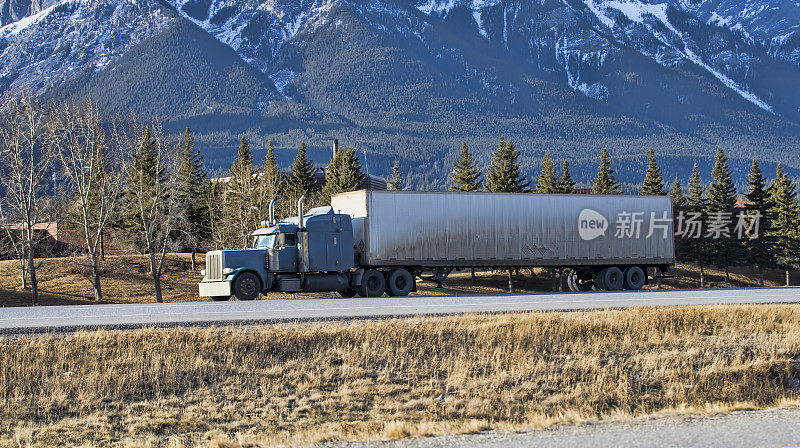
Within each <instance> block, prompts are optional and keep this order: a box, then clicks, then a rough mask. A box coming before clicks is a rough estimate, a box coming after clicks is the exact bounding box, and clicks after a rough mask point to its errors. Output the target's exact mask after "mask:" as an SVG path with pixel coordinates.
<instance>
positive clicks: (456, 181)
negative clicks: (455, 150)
mask: <svg viewBox="0 0 800 448" xmlns="http://www.w3.org/2000/svg"><path fill="white" fill-rule="evenodd" d="M450 177H451V180H452V183H451V184H450V191H480V189H481V186H482V185H483V180H482V179H481V170H480V169H479V168H478V162H475V161H474V160H473V159H472V154H471V153H470V152H469V147H468V146H467V142H462V143H461V152H460V153H459V154H458V161H457V162H454V163H453V171H452V172H451V173H450Z"/></svg>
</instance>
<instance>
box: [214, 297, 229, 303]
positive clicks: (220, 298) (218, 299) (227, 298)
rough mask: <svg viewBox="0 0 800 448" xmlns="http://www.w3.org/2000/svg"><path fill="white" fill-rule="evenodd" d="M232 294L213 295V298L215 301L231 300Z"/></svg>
mask: <svg viewBox="0 0 800 448" xmlns="http://www.w3.org/2000/svg"><path fill="white" fill-rule="evenodd" d="M230 299H231V296H211V300H213V301H215V302H224V301H226V300H230Z"/></svg>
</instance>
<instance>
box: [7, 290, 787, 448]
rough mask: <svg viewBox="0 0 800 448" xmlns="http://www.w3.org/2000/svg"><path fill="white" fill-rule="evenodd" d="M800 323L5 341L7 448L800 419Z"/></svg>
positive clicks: (184, 333) (726, 309)
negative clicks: (689, 416)
mask: <svg viewBox="0 0 800 448" xmlns="http://www.w3.org/2000/svg"><path fill="white" fill-rule="evenodd" d="M798 377H800V307H797V306H791V305H775V306H720V307H681V308H638V309H629V310H615V311H593V312H575V313H527V314H514V315H503V316H475V315H467V316H461V317H439V318H428V319H407V320H386V321H377V322H359V323H349V324H343V323H325V324H323V323H315V324H303V325H289V324H285V325H276V326H255V327H247V328H235V327H229V328H175V329H142V330H137V331H129V332H123V331H91V332H78V333H75V334H72V335H68V336H57V335H53V336H39V337H33V336H30V337H29V336H19V337H13V338H12V337H10V338H4V339H0V446H9V447H12V446H56V445H58V446H72V445H74V446H98V445H99V446H126V447H133V446H172V447H188V446H198V445H201V446H218V447H229V446H231V447H232V446H256V445H258V444H278V443H285V444H301V443H313V442H321V441H333V440H354V439H355V440H360V439H368V438H387V439H390V438H400V437H408V436H417V435H431V434H440V433H448V432H464V433H469V432H475V431H482V430H485V429H488V428H505V429H518V428H538V427H546V426H548V425H552V424H555V423H581V422H583V421H586V420H595V419H605V418H610V419H620V418H629V417H631V416H640V415H646V414H651V413H657V412H662V413H687V412H700V413H705V412H708V413H717V412H726V411H728V410H730V409H736V408H742V407H743V408H748V407H765V406H774V405H779V404H782V403H783V404H786V403H796V400H797V393H798V391H797V390H796V389H795V388H794V387H793V385H792V381H793V380H794V379H796V378H798Z"/></svg>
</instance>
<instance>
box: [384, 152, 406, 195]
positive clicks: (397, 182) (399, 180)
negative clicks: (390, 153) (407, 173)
mask: <svg viewBox="0 0 800 448" xmlns="http://www.w3.org/2000/svg"><path fill="white" fill-rule="evenodd" d="M403 177H404V175H403V172H402V171H400V162H399V161H398V160H397V159H395V160H394V165H393V166H392V175H391V177H389V180H387V181H386V188H388V189H389V190H404V189H405V182H404V181H403Z"/></svg>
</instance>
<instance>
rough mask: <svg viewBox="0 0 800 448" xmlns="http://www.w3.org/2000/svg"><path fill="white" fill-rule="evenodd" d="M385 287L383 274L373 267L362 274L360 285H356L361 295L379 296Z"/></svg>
mask: <svg viewBox="0 0 800 448" xmlns="http://www.w3.org/2000/svg"><path fill="white" fill-rule="evenodd" d="M385 288H386V279H385V278H383V274H381V273H380V272H378V271H376V270H375V269H370V270H368V271H366V272H364V276H363V277H361V286H359V287H358V295H360V296H361V297H380V296H382V295H383V291H384V289H385Z"/></svg>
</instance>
